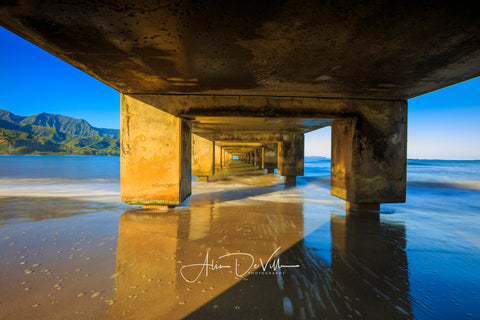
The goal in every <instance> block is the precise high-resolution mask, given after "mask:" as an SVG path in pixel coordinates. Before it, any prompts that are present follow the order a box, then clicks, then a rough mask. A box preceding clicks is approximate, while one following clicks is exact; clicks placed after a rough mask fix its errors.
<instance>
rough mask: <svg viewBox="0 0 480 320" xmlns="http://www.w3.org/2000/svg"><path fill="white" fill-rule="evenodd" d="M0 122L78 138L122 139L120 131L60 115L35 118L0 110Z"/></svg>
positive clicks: (44, 115) (40, 115)
mask: <svg viewBox="0 0 480 320" xmlns="http://www.w3.org/2000/svg"><path fill="white" fill-rule="evenodd" d="M0 120H5V121H8V122H12V123H15V124H19V125H22V124H32V125H36V126H41V127H49V128H55V130H57V131H59V132H63V133H68V134H75V135H78V136H83V137H88V136H100V137H103V136H105V135H111V136H115V137H116V138H119V137H120V130H117V129H104V128H95V127H92V126H91V125H90V124H89V123H88V122H87V121H85V120H82V119H75V118H71V117H66V116H62V115H59V114H50V113H45V112H42V113H39V114H37V115H34V116H28V117H22V116H18V115H16V114H13V113H11V112H9V111H7V110H0Z"/></svg>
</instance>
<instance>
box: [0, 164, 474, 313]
mask: <svg viewBox="0 0 480 320" xmlns="http://www.w3.org/2000/svg"><path fill="white" fill-rule="evenodd" d="M233 165H234V166H233V167H230V169H229V170H231V171H230V172H229V174H230V175H229V178H228V179H220V178H221V177H222V176H221V175H219V176H217V179H216V181H212V182H208V183H207V182H204V183H200V182H198V183H197V182H195V183H194V186H193V187H194V188H193V190H194V192H193V195H192V197H191V198H190V199H189V200H188V201H187V202H186V203H184V204H183V205H182V206H180V207H177V208H175V209H172V210H168V211H161V212H160V211H143V210H142V209H140V208H136V207H128V206H126V205H123V204H120V203H118V202H112V201H111V200H112V194H111V192H110V191H109V192H107V194H106V197H104V198H103V199H102V201H100V199H99V198H98V196H99V195H98V193H97V191H98V188H92V193H91V199H93V200H90V201H89V194H85V195H82V197H81V198H79V197H69V196H65V195H63V196H61V195H60V196H50V197H46V196H36V197H21V196H19V195H18V194H15V196H7V195H6V194H7V193H8V191H5V189H3V191H2V192H3V193H2V197H0V209H1V211H0V212H1V216H0V287H1V288H2V290H0V318H1V319H181V318H187V319H209V318H213V319H225V318H228V319H283V318H285V319H339V318H341V319H347V318H353V319H412V318H423V319H430V318H432V319H433V318H445V319H449V318H452V317H454V318H475V317H479V316H480V314H479V311H478V310H479V308H478V305H480V300H479V297H480V290H479V288H480V275H479V274H478V270H479V268H480V247H479V246H478V243H477V242H476V241H477V239H478V236H476V235H475V234H476V233H475V230H477V229H478V228H480V227H479V225H480V224H479V223H478V218H476V219H469V218H468V216H467V217H464V219H467V220H470V221H471V224H470V226H468V227H461V228H460V227H458V226H459V225H458V223H461V221H459V219H457V224H452V223H451V221H450V220H449V218H448V217H450V216H451V215H447V216H445V215H441V214H439V215H429V212H428V210H427V209H425V208H423V209H422V208H421V207H420V206H419V205H418V204H417V203H416V201H415V199H413V201H412V203H411V204H409V205H392V206H390V207H387V209H386V210H385V211H384V214H380V215H378V214H373V213H372V214H370V215H367V216H366V215H346V214H345V211H344V203H343V202H342V201H341V200H338V199H335V198H333V197H331V196H330V195H329V194H328V189H325V188H324V187H323V186H321V185H318V184H307V185H300V186H299V187H297V188H289V189H285V188H284V187H283V185H282V184H281V177H279V176H277V175H263V173H262V172H259V171H258V170H256V171H250V173H249V172H248V171H249V170H251V169H252V168H246V167H245V166H243V165H239V164H238V163H237V164H235V163H233ZM235 165H236V166H237V167H235ZM247 169H248V170H247ZM235 172H237V173H241V175H239V176H235V177H232V176H231V174H232V173H235ZM259 174H261V175H259ZM225 177H226V176H225ZM56 186H57V187H58V188H59V189H62V188H61V186H60V185H58V184H56ZM422 210H423V211H422ZM388 213H393V214H388ZM470 215H473V213H470ZM427 217H428V218H427ZM432 230H438V231H440V233H438V232H437V233H435V234H433V233H432V234H431V236H429V233H430V232H432ZM445 230H450V232H449V233H450V234H449V235H448V234H447V233H445ZM442 246H443V247H442ZM281 266H283V267H281Z"/></svg>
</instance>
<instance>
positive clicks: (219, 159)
mask: <svg viewBox="0 0 480 320" xmlns="http://www.w3.org/2000/svg"><path fill="white" fill-rule="evenodd" d="M220 168H222V148H221V147H220V146H217V145H215V171H218V170H219V169H220Z"/></svg>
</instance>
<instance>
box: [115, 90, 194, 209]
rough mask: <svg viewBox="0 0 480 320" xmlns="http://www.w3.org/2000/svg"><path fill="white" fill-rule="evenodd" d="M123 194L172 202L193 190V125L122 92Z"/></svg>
mask: <svg viewBox="0 0 480 320" xmlns="http://www.w3.org/2000/svg"><path fill="white" fill-rule="evenodd" d="M120 110H121V162H120V163H121V178H120V184H121V198H122V201H124V202H126V203H129V204H141V205H156V206H170V205H178V204H180V203H182V201H184V200H185V199H186V198H188V197H189V196H190V193H191V154H192V152H191V127H190V123H189V122H188V121H185V120H183V119H181V118H178V117H175V116H172V115H171V114H168V113H166V112H163V111H161V110H159V109H157V108H155V107H153V106H151V105H148V104H146V103H144V102H142V101H139V100H137V99H135V98H134V97H131V96H129V95H125V94H122V95H121V108H120Z"/></svg>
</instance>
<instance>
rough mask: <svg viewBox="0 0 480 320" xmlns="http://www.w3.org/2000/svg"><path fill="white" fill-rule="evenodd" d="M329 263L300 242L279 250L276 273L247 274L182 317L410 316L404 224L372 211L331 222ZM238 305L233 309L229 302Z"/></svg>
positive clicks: (305, 317)
mask: <svg viewBox="0 0 480 320" xmlns="http://www.w3.org/2000/svg"><path fill="white" fill-rule="evenodd" d="M330 227H331V228H330V232H331V240H332V250H331V254H332V264H331V265H328V263H327V262H325V261H324V260H322V259H321V258H319V257H318V256H317V255H316V254H315V250H314V248H310V247H308V246H307V245H306V243H305V241H303V240H302V241H300V242H298V243H296V244H295V245H294V246H292V247H291V248H289V249H288V250H287V251H285V252H283V253H282V254H281V255H280V256H279V257H280V259H281V260H282V263H285V264H289V263H292V262H295V263H298V264H300V265H301V268H298V269H291V270H288V272H285V273H283V274H282V275H281V277H279V276H276V277H267V276H264V275H256V274H254V275H251V276H249V277H248V278H247V279H245V280H244V281H242V282H239V283H238V284H236V285H235V286H234V287H232V288H230V289H229V290H228V291H226V292H225V293H223V294H222V295H219V296H217V297H216V298H215V299H213V300H212V301H210V302H209V303H207V304H206V305H204V306H202V307H201V308H200V309H198V310H196V311H195V312H194V313H192V314H190V315H189V317H187V319H205V318H207V317H211V318H222V317H225V316H228V318H229V319H253V318H263V319H282V318H284V319H351V318H352V319H411V318H413V316H412V315H411V307H410V303H409V299H408V294H409V285H408V269H407V257H406V253H405V250H404V249H405V228H404V226H403V225H393V224H387V223H381V222H380V221H379V217H378V215H377V216H374V217H373V219H372V217H371V216H370V217H368V216H347V217H345V216H337V215H332V216H331V221H330ZM235 305H237V306H239V308H238V309H237V310H235V311H233V310H232V309H233V307H234V306H235Z"/></svg>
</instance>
